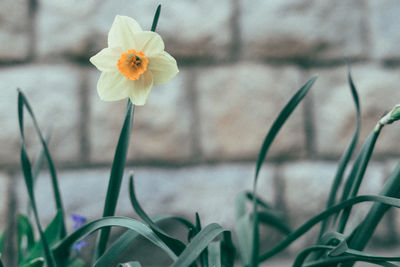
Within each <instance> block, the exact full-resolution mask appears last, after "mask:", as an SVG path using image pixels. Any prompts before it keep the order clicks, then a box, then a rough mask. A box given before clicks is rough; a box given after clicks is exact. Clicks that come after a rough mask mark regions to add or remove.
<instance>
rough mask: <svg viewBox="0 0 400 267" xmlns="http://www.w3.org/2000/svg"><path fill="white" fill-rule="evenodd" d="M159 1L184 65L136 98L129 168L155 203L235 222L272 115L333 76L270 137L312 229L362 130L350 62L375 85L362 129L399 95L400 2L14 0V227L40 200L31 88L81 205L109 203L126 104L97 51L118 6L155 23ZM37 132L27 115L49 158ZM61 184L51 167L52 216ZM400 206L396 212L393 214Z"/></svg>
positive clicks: (0, 33) (9, 36) (387, 157)
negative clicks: (31, 172)
mask: <svg viewBox="0 0 400 267" xmlns="http://www.w3.org/2000/svg"><path fill="white" fill-rule="evenodd" d="M158 3H161V4H162V11H161V17H160V20H159V26H158V28H157V32H159V33H160V34H161V35H162V37H163V38H164V41H165V45H166V50H167V51H168V52H170V53H171V54H172V55H173V56H174V57H175V58H176V59H177V61H178V66H179V69H180V73H179V75H178V76H177V77H176V78H174V79H173V80H172V82H171V83H169V84H167V85H164V86H159V87H154V88H153V90H152V92H151V95H150V97H149V99H148V103H147V104H146V105H145V106H143V107H136V109H135V119H134V126H133V134H132V139H131V140H132V142H131V147H130V150H129V156H128V166H129V167H128V168H127V169H133V170H135V171H136V181H137V183H138V195H139V198H140V200H141V201H142V202H143V205H144V207H145V209H147V210H148V211H149V213H150V214H156V213H160V212H163V213H165V212H171V213H177V214H182V215H185V216H192V217H193V214H194V212H195V211H199V212H200V214H201V215H202V217H204V222H205V223H206V222H212V221H216V222H220V223H222V224H223V225H225V226H226V227H229V228H231V227H232V225H233V223H232V220H233V204H234V196H235V194H237V193H238V192H239V191H241V190H243V189H246V188H247V189H249V188H251V184H252V176H253V172H254V165H255V160H256V157H257V154H258V150H259V148H260V146H261V143H262V140H263V138H264V136H265V134H266V132H267V130H268V128H269V127H270V125H271V124H272V122H273V120H274V118H275V117H276V116H277V115H278V113H279V111H280V109H281V108H282V107H283V106H284V104H285V103H286V102H287V101H288V99H289V98H290V96H291V95H292V94H293V93H294V92H295V91H296V90H297V89H298V88H299V87H300V86H301V85H302V84H303V83H304V82H306V81H307V80H308V79H309V78H310V77H311V76H312V75H314V74H315V73H318V74H319V78H318V80H317V82H316V84H315V86H314V87H313V88H312V90H311V92H310V93H309V95H308V96H307V97H306V98H305V100H304V102H303V103H302V104H301V105H300V106H299V108H298V109H297V110H296V111H295V112H294V114H293V115H292V117H291V118H290V120H289V121H288V123H287V125H285V127H284V128H283V129H282V131H281V133H280V135H279V136H278V138H277V140H276V142H275V143H274V144H273V146H272V147H271V153H270V154H269V156H268V157H269V158H268V159H267V163H266V165H265V166H264V167H265V168H264V170H263V171H264V173H263V177H262V178H261V183H260V190H259V191H260V192H262V193H263V195H265V198H266V199H268V200H269V201H271V202H272V203H273V204H275V205H277V206H278V207H280V208H282V209H284V210H285V211H288V212H289V213H288V217H289V219H290V221H291V223H292V225H293V226H294V227H295V226H298V225H300V224H301V223H302V222H304V221H305V220H306V219H307V218H308V217H309V216H311V215H313V214H316V213H317V212H319V211H321V210H322V209H323V207H324V203H325V199H326V196H327V192H328V190H329V186H330V183H331V181H332V177H333V175H334V172H335V166H336V165H335V164H336V162H337V159H338V157H339V156H340V154H341V153H342V151H343V150H344V149H345V147H346V145H347V143H348V142H349V140H350V138H351V136H352V133H353V131H354V128H355V111H354V105H353V103H352V99H351V94H350V91H349V89H348V83H347V77H346V64H345V59H349V60H350V62H351V67H352V74H353V78H354V81H355V84H356V86H357V88H358V90H359V95H360V101H361V108H362V131H361V140H363V139H364V138H365V137H366V136H367V135H368V133H369V132H370V131H371V130H372V129H373V127H374V125H375V123H376V121H377V120H378V119H379V117H380V116H381V115H382V114H383V113H384V112H385V111H388V110H389V109H391V108H392V106H393V105H395V104H396V103H399V102H400V90H399V87H398V85H399V83H400V75H399V71H400V49H399V48H398V44H399V41H400V34H399V29H400V28H399V27H400V18H399V17H398V14H399V12H400V4H399V3H398V1H395V0H379V1H378V0H354V1H315V0H300V1H299V0H285V1H280V0H274V1H246V0H220V1H211V0H201V1H200V0H191V1H188V0H176V1H148V0H137V1H128V0H117V1H111V0H104V1H95V0H85V1H53V0H6V1H2V2H1V3H0V81H1V82H0V85H1V90H0V96H1V97H0V123H1V125H2V126H1V127H2V128H1V129H2V130H1V131H0V147H1V149H0V167H1V169H0V200H1V201H0V214H1V215H2V216H0V225H1V226H2V227H0V228H3V229H4V228H6V225H7V223H12V222H13V220H14V219H13V218H15V212H16V207H20V209H22V210H24V207H25V206H26V204H25V203H26V197H25V195H26V192H25V188H24V187H23V181H22V178H21V174H20V172H19V170H18V168H19V152H18V151H19V132H18V124H17V113H16V110H17V108H16V103H17V97H16V96H17V92H16V88H21V89H22V91H23V92H24V93H25V94H26V95H27V97H28V98H29V100H30V102H31V104H32V106H33V109H34V111H35V113H36V115H37V118H38V121H39V124H40V126H41V128H42V129H44V130H46V129H49V128H51V129H52V137H51V141H50V142H51V146H50V147H51V152H52V155H53V157H54V160H55V162H56V164H57V166H58V169H59V177H60V183H61V189H62V191H63V197H64V201H65V203H66V207H67V213H68V214H71V213H81V214H84V215H87V216H88V217H89V218H95V217H98V216H100V214H101V208H102V205H103V201H104V194H105V190H106V186H107V177H108V175H109V167H110V162H111V160H112V158H113V153H114V152H113V151H114V148H115V145H116V142H117V138H118V134H119V131H120V128H121V125H122V121H123V115H124V109H125V102H124V101H120V102H113V103H106V102H101V101H100V100H99V98H98V97H97V93H96V83H97V80H98V77H99V75H100V73H99V72H98V71H97V70H95V68H94V67H93V66H91V65H90V64H89V61H88V58H89V57H90V56H92V55H94V54H95V53H96V52H98V51H99V50H100V49H102V48H104V47H105V46H106V37H107V33H108V30H109V28H110V26H111V23H112V21H113V19H114V17H115V15H116V14H122V15H129V16H131V17H134V18H135V19H136V20H137V21H138V22H139V23H140V24H141V25H142V26H143V28H150V25H151V22H152V18H153V14H154V11H155V8H156V6H157V4H158ZM27 121H28V120H27ZM32 129H33V128H32V126H29V123H28V126H27V135H28V136H29V138H28V143H29V145H30V153H31V155H32V156H34V155H35V153H36V151H37V149H38V148H39V145H38V142H37V138H36V137H35V136H34V132H33V130H32ZM399 130H400V127H399V126H398V125H391V126H390V127H386V128H385V129H384V131H383V133H382V136H381V137H380V139H379V141H378V143H377V146H376V150H375V153H374V155H373V164H372V165H371V166H370V168H368V171H367V176H366V182H365V185H364V188H363V189H362V190H364V191H363V192H367V193H375V192H378V191H379V187H380V185H381V184H382V183H383V181H384V179H385V178H386V177H387V175H388V174H389V173H390V171H391V169H393V167H394V166H395V164H396V163H397V161H398V159H399V155H400V142H399V141H400V139H399ZM48 183H49V182H48V177H47V178H46V174H45V172H44V176H43V178H41V179H40V180H39V185H38V187H37V190H38V202H39V203H44V204H43V206H42V205H41V206H40V207H41V210H40V212H41V214H42V217H43V220H44V221H48V220H49V218H50V217H51V216H52V214H53V213H52V207H51V206H47V205H46V203H48V202H49V198H50V196H51V194H50V193H49V191H48V190H49V189H48V188H47V187H48ZM155 184H158V187H157V188H154V187H155V186H154V185H155ZM304 184H306V185H307V186H304ZM125 185H126V184H125ZM221 188H223V189H224V190H223V192H224V193H225V194H223V195H221V194H220V192H221ZM299 188H301V190H299ZM321 188H322V189H321ZM155 193H156V194H155ZM120 204H121V205H120V210H119V214H122V215H129V216H132V211H131V209H130V207H129V200H128V195H127V186H123V192H122V198H121V203H120ZM227 207H228V208H227ZM299 209H300V210H299ZM355 217H359V218H362V214H358V215H355ZM395 218H396V216H395V215H393V214H392V215H390V216H389V217H388V218H387V219H386V221H385V222H384V225H386V226H393V225H394V222H395V221H394V219H395ZM397 232H398V229H396V228H393V227H386V228H384V229H382V230H381V231H380V232H379V237H380V240H381V241H386V244H388V243H389V244H390V243H391V242H393V240H394V238H395V237H396V233H397ZM388 237H391V238H388ZM377 240H379V238H378V239H377Z"/></svg>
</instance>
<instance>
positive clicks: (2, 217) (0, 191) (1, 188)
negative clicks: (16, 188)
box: [0, 172, 10, 233]
mask: <svg viewBox="0 0 400 267" xmlns="http://www.w3.org/2000/svg"><path fill="white" fill-rule="evenodd" d="M9 181H10V180H9V177H8V175H7V174H5V173H2V172H0V233H1V232H3V231H4V230H5V229H6V227H7V219H8V214H7V213H8V204H9V194H8V191H9Z"/></svg>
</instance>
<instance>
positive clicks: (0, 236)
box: [0, 232, 5, 255]
mask: <svg viewBox="0 0 400 267" xmlns="http://www.w3.org/2000/svg"><path fill="white" fill-rule="evenodd" d="M4 239H5V235H4V232H1V233H0V255H1V253H2V252H3V247H4Z"/></svg>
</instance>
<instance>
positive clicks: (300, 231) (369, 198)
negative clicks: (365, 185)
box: [259, 195, 400, 262]
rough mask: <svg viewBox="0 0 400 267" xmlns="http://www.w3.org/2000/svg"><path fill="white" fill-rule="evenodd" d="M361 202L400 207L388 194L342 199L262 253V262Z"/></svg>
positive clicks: (397, 200) (395, 199)
mask: <svg viewBox="0 0 400 267" xmlns="http://www.w3.org/2000/svg"><path fill="white" fill-rule="evenodd" d="M361 202H380V203H382V204H386V205H390V206H393V207H397V208H400V199H397V198H393V197H386V196H370V195H364V196H356V197H353V198H350V199H348V200H345V201H342V202H340V203H338V204H336V205H334V206H332V207H330V208H328V209H326V210H324V211H323V212H321V213H319V214H318V215H316V216H314V217H312V218H311V219H310V220H308V221H307V222H305V223H304V224H303V225H301V226H300V227H299V228H297V229H296V230H295V231H293V232H292V233H290V234H289V235H288V236H287V237H286V238H285V239H284V240H282V241H281V242H279V243H278V244H277V245H276V246H275V247H273V248H271V249H270V250H268V251H267V252H265V253H264V254H262V255H261V256H260V258H259V260H260V262H261V261H265V260H267V259H269V258H271V257H272V256H274V255H276V254H278V253H279V252H281V251H282V250H283V249H285V248H286V247H288V246H289V245H290V244H291V243H292V242H293V241H295V240H297V239H298V238H299V237H300V236H302V235H303V234H304V233H306V232H307V231H309V230H310V229H311V228H312V227H313V226H315V225H316V224H318V223H319V222H321V221H322V220H324V219H326V218H327V217H329V216H332V215H333V214H335V213H337V212H339V211H341V210H343V209H345V208H347V207H350V206H354V205H356V204H358V203H361Z"/></svg>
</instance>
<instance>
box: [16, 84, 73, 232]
mask: <svg viewBox="0 0 400 267" xmlns="http://www.w3.org/2000/svg"><path fill="white" fill-rule="evenodd" d="M24 107H25V108H26V110H27V111H28V113H29V115H30V117H31V119H32V122H33V125H34V128H35V131H36V134H37V135H38V136H39V139H40V142H41V144H42V148H43V151H44V154H45V157H46V160H47V165H48V168H49V171H50V177H51V182H52V189H53V194H54V200H55V203H56V208H57V211H60V212H61V217H62V225H61V227H62V228H61V229H62V232H61V235H62V237H64V236H66V234H67V230H66V227H65V219H64V207H63V204H62V198H61V193H60V189H59V185H58V180H57V172H56V168H55V166H54V163H53V160H52V158H51V155H50V151H49V149H48V147H47V144H46V140H45V138H44V137H43V135H42V133H41V131H40V128H39V124H38V123H37V120H36V117H35V115H34V113H33V110H32V108H31V106H30V104H29V102H28V100H27V98H26V97H25V95H24V93H22V91H20V90H18V122H19V127H20V133H21V140H22V143H21V146H22V148H21V149H22V150H24V151H23V152H21V153H24V154H25V156H26V159H27V160H28V161H29V157H28V154H27V152H26V150H25V135H24V120H23V117H24V114H23V111H24V109H23V108H24ZM25 156H24V157H25ZM25 166H26V167H27V166H28V165H25ZM29 168H30V171H29V172H30V173H31V174H30V176H32V178H31V180H32V181H31V182H30V183H32V185H31V186H32V187H33V183H34V179H35V176H34V174H33V171H32V167H31V163H30V161H29Z"/></svg>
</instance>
